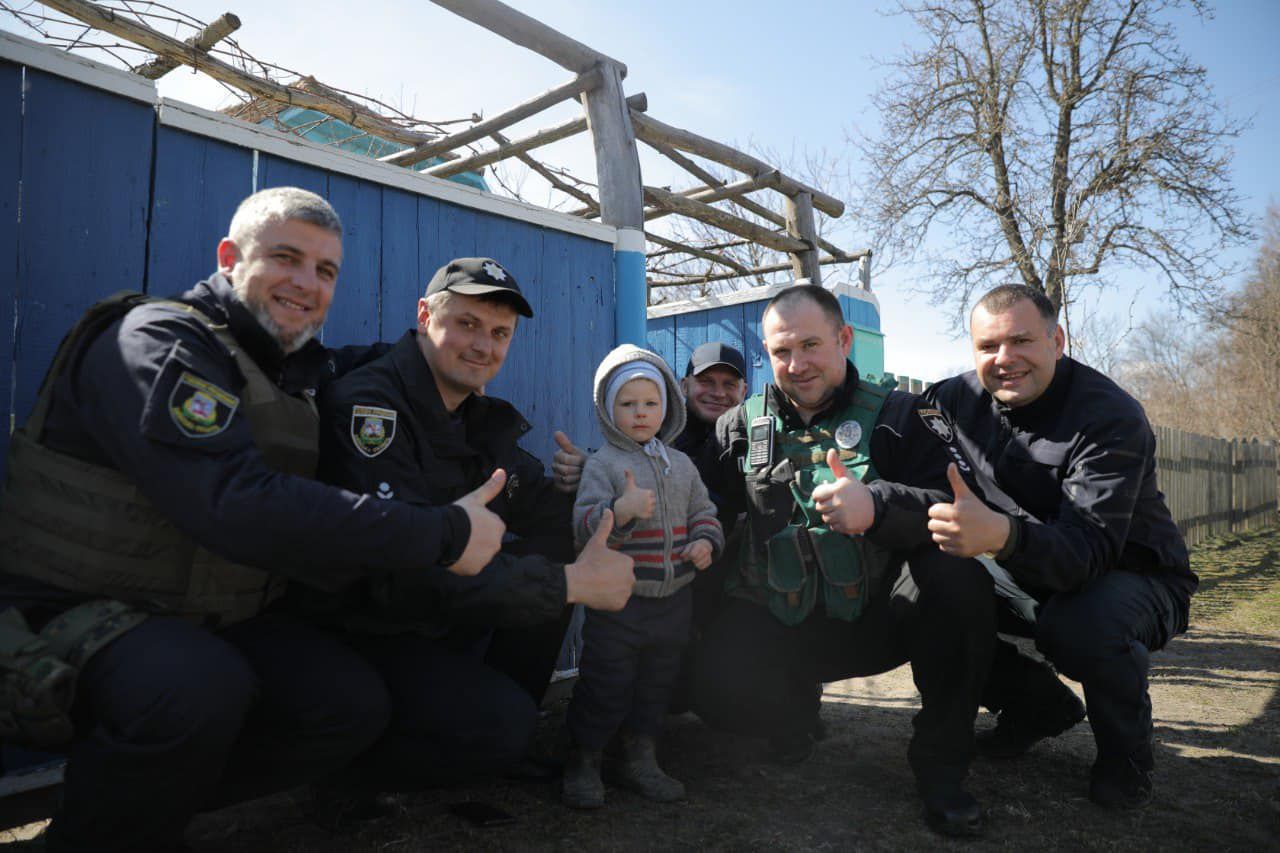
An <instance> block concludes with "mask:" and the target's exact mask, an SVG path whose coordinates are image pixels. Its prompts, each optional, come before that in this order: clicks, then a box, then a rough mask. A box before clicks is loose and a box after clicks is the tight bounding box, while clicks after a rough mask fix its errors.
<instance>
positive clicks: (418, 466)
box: [306, 331, 573, 788]
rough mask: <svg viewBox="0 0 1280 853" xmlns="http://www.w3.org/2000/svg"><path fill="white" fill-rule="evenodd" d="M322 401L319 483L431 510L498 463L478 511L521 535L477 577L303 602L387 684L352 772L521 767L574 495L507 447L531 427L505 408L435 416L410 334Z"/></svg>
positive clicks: (422, 774) (471, 407) (396, 579)
mask: <svg viewBox="0 0 1280 853" xmlns="http://www.w3.org/2000/svg"><path fill="white" fill-rule="evenodd" d="M320 407H321V420H322V424H321V440H320V447H321V462H320V476H321V478H322V479H323V480H325V481H326V482H330V483H334V484H336V485H340V486H342V487H344V488H347V489H350V490H352V491H355V492H363V493H366V494H367V495H368V496H369V499H370V500H371V501H373V502H374V503H384V502H388V503H389V502H392V501H403V502H406V503H409V504H411V505H414V506H423V507H429V506H443V505H445V504H448V503H450V502H451V501H455V500H457V499H458V498H460V497H462V496H463V495H465V494H467V493H468V492H471V491H473V490H474V489H476V488H478V487H479V486H480V485H482V484H483V483H484V482H485V480H487V479H488V478H489V476H490V475H491V474H492V473H493V471H494V469H496V468H502V469H503V470H505V471H506V472H507V484H506V488H505V489H504V490H503V492H502V493H501V494H499V495H498V497H496V498H495V499H494V500H493V501H491V502H490V503H489V509H491V510H492V511H493V512H495V513H496V514H497V515H498V516H500V517H501V518H502V519H503V521H504V522H505V523H506V525H507V529H508V531H509V532H511V533H513V534H515V535H516V536H517V537H519V538H518V539H517V540H516V541H514V542H512V543H510V544H509V545H508V546H507V547H505V548H504V550H503V552H502V553H500V554H498V556H496V557H495V558H494V560H493V561H492V562H491V563H490V564H489V565H488V566H486V567H485V569H484V571H483V572H481V573H480V574H478V575H476V576H474V577H468V578H462V577H455V576H450V577H448V578H438V577H427V576H424V575H422V574H421V573H414V572H404V571H399V572H387V573H383V574H381V575H379V576H377V577H375V578H372V579H371V580H370V581H369V582H368V583H362V584H356V585H354V586H353V587H351V588H350V589H348V590H347V591H346V592H345V593H344V595H343V596H342V597H341V598H340V599H338V598H334V597H330V598H328V599H327V601H326V602H324V603H319V602H317V601H316V600H315V598H316V597H315V596H312V600H311V601H309V602H307V603H306V606H307V607H308V609H309V610H310V612H311V613H312V614H313V617H315V616H319V617H320V618H327V619H328V620H330V621H335V620H339V621H340V622H341V623H342V625H343V626H344V627H345V629H346V636H347V638H348V640H349V641H350V642H351V643H352V644H353V645H354V646H355V647H356V648H357V649H359V650H360V651H361V652H362V653H363V654H365V655H366V657H367V658H368V659H369V660H370V661H371V662H372V663H373V664H374V665H375V666H376V667H377V668H378V670H379V672H380V673H381V674H382V675H383V677H384V678H385V679H386V680H387V683H388V685H389V687H390V689H391V692H392V696H393V706H394V709H393V717H392V723H391V726H390V727H389V729H388V731H387V734H386V736H385V737H384V738H383V739H382V740H381V741H380V742H379V744H378V745H377V746H376V747H375V748H374V749H373V750H372V751H371V753H370V755H369V756H368V757H367V758H366V759H365V760H364V761H362V762H361V767H360V770H361V771H362V772H363V774H364V775H366V776H367V777H368V778H369V780H370V782H371V783H372V784H374V785H378V786H382V787H386V786H389V785H390V786H395V787H400V788H404V787H414V786H420V785H424V784H433V783H447V782H452V781H457V780H459V779H463V778H467V777H472V776H475V775H478V774H481V773H484V772H491V771H493V770H496V769H499V768H501V767H502V766H503V765H504V764H510V763H512V762H513V761H515V760H518V759H519V758H520V757H521V756H522V755H523V751H524V748H525V746H526V744H527V741H528V738H529V737H530V736H531V734H532V731H533V725H534V723H535V721H536V712H537V702H538V700H540V699H541V697H542V693H543V691H544V690H545V688H546V685H547V682H548V680H549V678H550V675H551V670H552V667H553V666H554V664H555V658H556V655H557V653H558V651H559V648H560V643H561V639H562V638H563V636H564V629H565V625H566V621H565V620H566V619H567V615H568V608H567V607H566V597H567V591H566V587H565V575H564V564H565V563H566V562H569V561H571V560H572V559H573V540H572V528H571V523H572V508H573V498H572V496H571V495H566V494H564V493H561V492H559V491H557V490H556V489H555V488H554V484H553V481H552V480H551V479H550V478H549V477H547V476H545V473H544V471H543V467H542V463H541V462H539V461H538V460H537V459H536V458H534V457H533V456H531V455H530V454H528V453H526V452H525V451H524V450H522V449H521V448H520V447H519V445H518V443H517V442H518V441H519V440H520V438H521V437H522V436H524V435H525V434H526V433H527V432H528V431H529V429H530V427H529V424H528V422H527V421H526V420H525V419H524V418H523V417H521V415H520V413H519V412H518V411H516V409H515V408H514V407H513V406H512V405H511V404H509V403H507V402H505V401H503V400H499V399H496V398H493V397H485V396H478V395H474V394H473V395H471V396H469V397H467V398H466V400H464V401H463V403H462V404H461V405H460V406H459V407H458V409H457V410H456V411H455V412H449V411H448V410H446V409H445V407H444V403H443V402H442V401H441V399H440V392H439V390H438V389H437V387H436V383H435V379H434V377H433V376H432V374H431V369H430V367H429V366H428V364H427V361H426V359H425V358H424V356H423V354H422V351H421V350H420V349H419V347H418V342H417V335H416V332H414V331H409V332H406V333H405V335H404V336H403V337H402V338H401V339H400V340H399V341H398V342H397V343H396V345H395V346H394V347H393V348H392V349H391V350H390V351H389V352H387V353H385V354H384V355H382V356H381V357H379V358H377V359H376V360H373V361H370V362H369V363H367V364H365V365H363V366H361V367H359V368H357V369H355V370H352V371H351V372H349V373H347V374H346V375H345V376H343V377H341V378H339V379H338V380H336V381H334V382H332V383H330V384H328V385H326V386H325V387H324V389H323V390H322V392H321V395H320ZM492 628H498V629H504V630H497V631H493V632H491V631H490V629H492Z"/></svg>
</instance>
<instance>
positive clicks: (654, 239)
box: [644, 231, 751, 275]
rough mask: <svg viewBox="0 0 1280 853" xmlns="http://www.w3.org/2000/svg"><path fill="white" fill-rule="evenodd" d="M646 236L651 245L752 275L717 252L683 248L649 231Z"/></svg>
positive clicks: (693, 247)
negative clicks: (664, 247) (655, 244)
mask: <svg viewBox="0 0 1280 853" xmlns="http://www.w3.org/2000/svg"><path fill="white" fill-rule="evenodd" d="M644 236H645V239H646V240H648V241H649V242H650V243H657V244H658V245H659V246H666V247H667V248H668V249H671V250H672V251H673V252H683V253H685V254H688V255H693V256H694V257H698V258H703V259H705V260H708V261H711V262H712V263H716V264H720V265H721V266H723V267H727V268H728V269H731V270H733V271H734V272H736V273H737V274H738V275H750V273H751V270H749V269H747V268H746V267H745V266H743V265H742V264H740V263H738V262H737V261H735V260H733V259H732V258H729V257H726V256H724V255H717V254H716V253H715V252H712V251H709V250H707V249H702V248H699V247H697V246H682V245H680V244H679V243H675V242H673V241H671V240H668V239H666V238H665V237H659V236H658V235H657V234H652V233H650V232H648V231H646V232H644Z"/></svg>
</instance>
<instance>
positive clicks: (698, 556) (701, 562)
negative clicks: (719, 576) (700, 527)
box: [680, 539, 711, 571]
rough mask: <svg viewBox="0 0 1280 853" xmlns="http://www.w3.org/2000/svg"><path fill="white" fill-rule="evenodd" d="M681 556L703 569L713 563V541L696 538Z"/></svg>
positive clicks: (695, 566) (698, 568)
mask: <svg viewBox="0 0 1280 853" xmlns="http://www.w3.org/2000/svg"><path fill="white" fill-rule="evenodd" d="M680 558H681V559H682V560H684V561H685V562H686V563H693V565H694V568H696V569H697V570H698V571H702V570H703V569H705V568H706V567H707V566H709V565H711V543H710V542H708V541H707V540H705V539H695V540H694V541H693V542H691V543H690V544H689V545H687V546H685V549H684V550H683V551H681V552H680Z"/></svg>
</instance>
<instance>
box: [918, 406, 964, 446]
mask: <svg viewBox="0 0 1280 853" xmlns="http://www.w3.org/2000/svg"><path fill="white" fill-rule="evenodd" d="M916 411H917V412H918V413H919V415H920V420H922V421H924V425H925V426H927V427H928V428H929V429H931V430H932V431H933V434H934V435H936V436H937V437H938V438H940V439H942V440H943V441H946V442H950V441H951V439H952V438H954V437H955V433H954V432H953V431H952V429H951V424H949V423H947V416H946V415H944V414H942V412H941V411H940V410H939V409H917V410H916Z"/></svg>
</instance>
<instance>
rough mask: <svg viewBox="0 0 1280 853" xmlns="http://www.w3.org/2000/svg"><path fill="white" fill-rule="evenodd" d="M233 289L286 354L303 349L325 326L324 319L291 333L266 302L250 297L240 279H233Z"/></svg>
mask: <svg viewBox="0 0 1280 853" xmlns="http://www.w3.org/2000/svg"><path fill="white" fill-rule="evenodd" d="M231 291H232V292H233V293H234V294H235V296H236V298H237V299H239V300H240V302H241V303H242V304H243V305H244V307H246V308H248V309H249V313H250V314H252V315H253V318H254V319H255V320H257V321H258V325H259V326H261V327H262V328H264V329H266V330H267V334H269V335H271V337H272V338H273V339H274V340H275V342H276V343H277V344H279V345H280V349H281V350H283V351H284V354H285V355H289V354H290V353H295V352H297V351H298V350H300V349H302V348H303V346H305V345H306V343H307V341H309V340H311V339H312V338H313V337H315V334H316V332H318V331H320V329H321V327H322V326H324V321H323V320H321V321H320V322H318V323H312V324H311V325H310V326H304V327H303V328H302V329H300V330H298V331H297V332H296V333H294V334H292V335H290V334H288V333H287V332H285V331H284V330H283V329H281V328H280V324H279V323H277V322H276V321H275V320H274V319H273V318H272V316H271V311H270V310H269V309H268V308H267V304H266V302H263V301H261V300H254V299H251V298H250V297H249V289H248V288H247V287H242V286H241V285H240V283H239V282H238V281H232V282H231Z"/></svg>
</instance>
